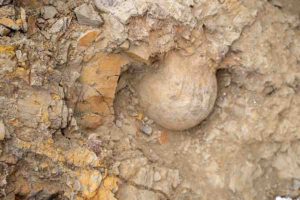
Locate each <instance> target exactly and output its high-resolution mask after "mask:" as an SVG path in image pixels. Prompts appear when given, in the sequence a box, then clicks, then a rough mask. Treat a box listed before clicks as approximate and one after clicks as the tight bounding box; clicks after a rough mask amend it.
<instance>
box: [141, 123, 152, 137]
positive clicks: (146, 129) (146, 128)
mask: <svg viewBox="0 0 300 200" xmlns="http://www.w3.org/2000/svg"><path fill="white" fill-rule="evenodd" d="M142 132H143V133H145V134H146V135H151V134H152V128H151V126H149V125H143V126H142Z"/></svg>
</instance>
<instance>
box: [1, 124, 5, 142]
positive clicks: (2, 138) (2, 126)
mask: <svg viewBox="0 0 300 200" xmlns="http://www.w3.org/2000/svg"><path fill="white" fill-rule="evenodd" d="M5 132H6V129H5V125H4V123H3V121H2V120H0V141H2V140H4V138H5Z"/></svg>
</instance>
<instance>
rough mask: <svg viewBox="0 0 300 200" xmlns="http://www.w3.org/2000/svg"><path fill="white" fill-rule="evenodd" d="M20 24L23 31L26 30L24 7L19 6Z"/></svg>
mask: <svg viewBox="0 0 300 200" xmlns="http://www.w3.org/2000/svg"><path fill="white" fill-rule="evenodd" d="M21 25H22V29H23V31H25V32H27V30H28V25H27V21H26V11H25V9H24V8H21Z"/></svg>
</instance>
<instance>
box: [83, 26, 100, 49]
mask: <svg viewBox="0 0 300 200" xmlns="http://www.w3.org/2000/svg"><path fill="white" fill-rule="evenodd" d="M99 35H100V31H99V30H89V31H87V32H85V33H84V34H83V35H82V36H81V37H80V38H79V39H78V46H80V47H89V46H91V44H92V43H93V42H94V41H95V40H96V39H97V37H98V36H99Z"/></svg>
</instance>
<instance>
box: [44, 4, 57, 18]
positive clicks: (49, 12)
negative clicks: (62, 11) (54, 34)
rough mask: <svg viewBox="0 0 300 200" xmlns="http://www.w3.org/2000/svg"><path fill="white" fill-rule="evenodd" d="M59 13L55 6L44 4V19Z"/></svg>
mask: <svg viewBox="0 0 300 200" xmlns="http://www.w3.org/2000/svg"><path fill="white" fill-rule="evenodd" d="M56 15H57V10H56V8H55V7H54V6H44V7H43V9H42V16H43V18H44V19H52V18H54V17H55V16H56Z"/></svg>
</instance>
